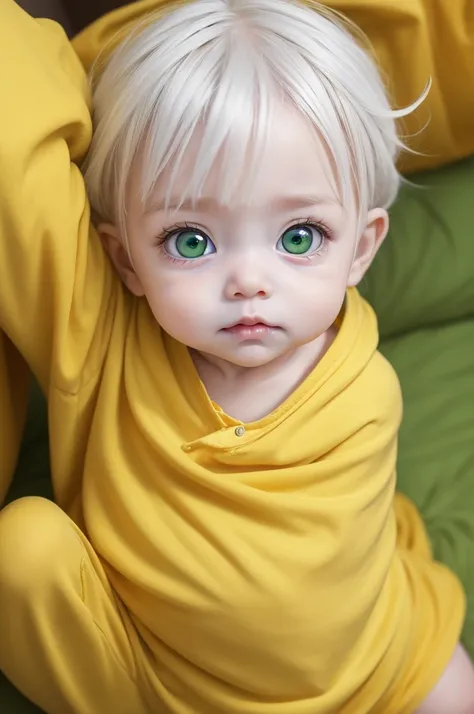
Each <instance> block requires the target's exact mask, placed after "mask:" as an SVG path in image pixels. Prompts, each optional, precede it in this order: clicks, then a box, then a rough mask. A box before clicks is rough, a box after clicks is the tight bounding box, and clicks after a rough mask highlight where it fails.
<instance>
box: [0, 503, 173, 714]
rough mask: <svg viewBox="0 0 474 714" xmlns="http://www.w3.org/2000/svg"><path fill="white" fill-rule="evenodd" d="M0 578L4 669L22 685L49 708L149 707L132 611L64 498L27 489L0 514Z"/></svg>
mask: <svg viewBox="0 0 474 714" xmlns="http://www.w3.org/2000/svg"><path fill="white" fill-rule="evenodd" d="M0 583H1V587H0V613H1V616H0V623H1V627H0V669H2V670H3V671H4V672H5V674H6V676H7V677H8V678H9V679H10V680H11V681H12V682H13V684H15V686H16V687H17V688H18V689H19V690H20V691H21V692H23V693H24V694H25V695H26V696H27V697H29V698H30V699H31V700H32V701H34V702H35V703H36V704H38V705H39V706H40V707H41V708H42V709H44V710H45V712H47V714H146V713H148V712H150V711H151V710H150V709H148V708H147V706H146V705H145V704H144V702H143V700H142V692H143V689H144V688H145V689H146V685H145V683H144V682H141V681H139V680H140V675H139V674H138V668H137V657H140V655H141V648H142V645H141V643H140V642H139V641H138V638H137V635H136V632H135V629H134V627H133V625H132V623H131V621H130V617H129V615H128V613H127V611H126V609H125V608H124V607H123V605H122V604H121V602H120V601H119V600H118V599H117V597H116V595H115V594H114V592H113V591H112V589H111V587H110V585H109V583H108V579H107V577H106V574H105V572H104V569H103V567H102V564H101V562H100V560H99V558H98V557H97V554H96V553H95V552H94V550H93V548H92V546H91V545H90V543H89V542H88V540H87V539H86V538H85V536H84V534H83V533H81V531H80V530H79V529H78V528H77V527H76V526H75V524H74V523H73V522H72V521H71V519H70V518H69V517H68V516H67V515H66V514H65V513H64V512H63V511H61V509H60V508H59V507H58V506H56V505H54V504H53V503H51V502H49V501H46V500H45V499H41V498H23V499H20V500H18V501H15V502H14V503H12V504H11V505H10V506H8V507H7V508H5V509H4V510H3V511H2V512H1V513H0ZM158 706H159V704H158ZM152 711H153V714H155V713H157V714H158V709H157V707H156V706H155V707H153V710H152ZM162 711H164V710H162ZM159 714H162V712H160V713H159Z"/></svg>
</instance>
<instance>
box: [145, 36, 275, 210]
mask: <svg viewBox="0 0 474 714" xmlns="http://www.w3.org/2000/svg"><path fill="white" fill-rule="evenodd" d="M219 54H220V55H221V56H220V57H216V55H219ZM216 59H218V60H219V61H218V62H216ZM186 65H187V63H186V62H183V65H182V67H181V68H180V71H179V72H177V73H175V75H174V77H172V78H170V81H169V85H168V92H167V97H166V100H165V101H160V103H159V105H160V106H159V109H158V110H157V111H154V112H153V115H152V117H151V119H150V121H149V123H148V127H147V137H148V138H147V150H146V161H145V162H143V163H144V165H143V169H142V171H143V173H142V190H143V194H142V199H143V201H144V202H145V203H146V202H147V201H148V200H149V198H150V196H151V194H152V193H153V192H154V191H155V188H156V185H157V183H158V181H159V180H160V178H161V176H162V173H163V171H165V170H169V169H170V168H171V173H170V177H171V178H170V180H169V183H168V185H167V187H166V195H165V197H164V199H165V203H166V204H168V203H169V200H170V198H171V197H172V196H173V197H176V192H175V190H174V187H175V183H176V180H177V177H178V175H179V176H180V178H182V177H181V172H182V166H183V159H184V158H185V157H186V156H187V155H188V152H189V151H191V141H192V140H193V139H194V138H196V137H197V138H198V142H196V143H197V146H198V148H197V152H196V154H195V156H194V157H193V170H192V171H191V173H190V175H189V178H188V180H187V181H186V182H185V188H184V190H183V191H182V195H180V196H178V198H179V200H180V202H181V203H182V202H184V201H185V200H190V201H193V202H194V201H197V200H198V199H199V198H200V197H201V196H202V195H203V191H204V187H205V184H206V182H207V180H208V177H209V174H210V172H211V171H217V176H218V186H219V195H217V196H216V198H217V199H218V200H219V201H220V202H221V203H222V204H223V205H226V204H228V203H229V202H230V201H231V200H232V199H233V197H234V196H235V195H236V193H238V194H239V200H241V201H242V200H243V201H246V200H248V199H249V197H250V194H251V191H252V179H253V177H254V175H255V169H256V166H257V165H258V163H259V160H260V158H261V156H262V154H263V151H264V149H265V142H266V137H267V135H268V131H269V126H270V121H271V116H272V115H273V113H274V111H275V109H274V105H275V103H276V96H277V90H276V87H275V83H274V81H273V79H272V78H271V76H270V73H269V71H268V67H267V64H266V63H265V61H264V59H263V57H262V56H258V53H256V52H254V51H252V49H251V47H250V46H248V45H247V44H246V43H245V42H242V38H239V41H236V42H235V43H231V45H230V48H229V44H228V43H227V44H226V46H224V45H222V46H219V43H217V44H216V45H214V46H213V47H212V46H208V47H207V48H206V51H205V52H203V53H202V55H201V59H200V61H199V62H196V61H195V60H194V66H193V67H189V66H186ZM184 77H186V81H183V79H184ZM168 127H175V132H174V134H173V135H172V136H169V137H168V139H169V140H168V141H164V140H163V139H164V138H165V136H166V129H167V128H168ZM192 150H193V151H196V145H194V146H193V147H192Z"/></svg>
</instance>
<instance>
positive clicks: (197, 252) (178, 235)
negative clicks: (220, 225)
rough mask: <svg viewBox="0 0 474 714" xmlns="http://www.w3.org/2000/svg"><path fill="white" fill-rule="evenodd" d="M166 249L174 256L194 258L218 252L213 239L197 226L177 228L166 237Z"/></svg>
mask: <svg viewBox="0 0 474 714" xmlns="http://www.w3.org/2000/svg"><path fill="white" fill-rule="evenodd" d="M165 250H166V252H167V253H169V255H171V256H172V257H173V258H178V259H182V260H194V259H195V258H202V257H203V256H204V255H210V254H211V253H215V252H216V247H215V245H214V243H213V242H212V240H211V239H210V238H209V236H208V235H206V234H205V233H204V232H203V231H200V230H197V229H195V228H186V229H183V230H177V231H175V232H174V233H172V234H171V235H169V237H168V238H167V239H166V242H165Z"/></svg>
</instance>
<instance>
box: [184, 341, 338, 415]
mask: <svg viewBox="0 0 474 714" xmlns="http://www.w3.org/2000/svg"><path fill="white" fill-rule="evenodd" d="M335 336H336V328H331V329H329V330H328V331H327V332H325V333H324V334H323V335H321V336H320V337H318V338H317V339H316V340H314V341H313V342H310V343H308V344H306V345H303V346H301V347H299V348H297V349H295V350H293V351H292V352H289V353H286V354H285V355H282V356H281V357H279V358H278V359H275V360H273V361H272V362H269V363H268V364H265V365H262V366H259V367H241V366H240V365H235V364H232V363H231V362H226V361H225V360H222V359H219V358H218V357H214V356H212V355H207V354H203V353H200V352H194V351H191V357H192V359H193V362H194V364H195V366H196V369H197V371H198V374H199V376H200V378H201V380H202V382H203V384H204V386H205V387H206V390H207V393H208V395H209V397H210V399H212V401H214V402H215V403H216V404H218V405H219V407H220V408H221V409H223V411H224V412H226V414H228V415H229V416H231V417H233V418H234V419H238V420H239V421H243V422H246V423H248V422H252V421H257V420H258V419H262V418H263V417H265V416H267V415H268V414H270V413H271V412H272V411H273V410H274V409H276V408H277V407H278V406H280V404H282V403H283V402H284V401H285V400H286V399H287V398H288V397H289V396H290V395H291V394H292V392H294V391H295V389H296V388H297V387H298V386H299V385H300V384H301V383H302V382H303V381H304V380H305V379H306V377H307V376H308V375H309V374H310V373H311V372H312V370H313V369H314V367H315V366H316V365H317V364H318V362H319V361H320V360H321V358H322V357H323V356H324V354H325V353H326V352H327V350H328V349H329V347H330V345H331V344H332V342H333V341H334V338H335Z"/></svg>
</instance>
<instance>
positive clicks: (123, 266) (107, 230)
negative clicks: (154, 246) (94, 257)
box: [97, 223, 145, 297]
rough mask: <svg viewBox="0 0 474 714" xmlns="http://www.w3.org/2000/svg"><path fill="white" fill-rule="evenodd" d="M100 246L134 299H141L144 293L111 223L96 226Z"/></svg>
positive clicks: (122, 243)
mask: <svg viewBox="0 0 474 714" xmlns="http://www.w3.org/2000/svg"><path fill="white" fill-rule="evenodd" d="M97 231H98V233H99V237H100V240H101V241H102V245H103V246H104V248H105V251H106V252H107V253H108V255H109V258H110V260H111V261H112V263H113V265H114V267H115V270H116V271H117V273H118V274H119V276H120V278H121V279H122V282H123V283H124V284H125V286H126V287H127V288H128V289H129V290H130V292H131V293H133V295H136V297H142V295H144V294H145V291H144V290H143V288H142V285H141V282H140V280H139V278H138V276H137V274H136V272H135V270H134V269H133V265H132V263H131V261H130V258H129V255H128V253H127V249H126V248H125V245H124V242H123V240H122V238H121V236H120V233H119V230H118V229H117V228H116V227H115V226H113V225H112V224H111V223H99V225H98V226H97Z"/></svg>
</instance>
